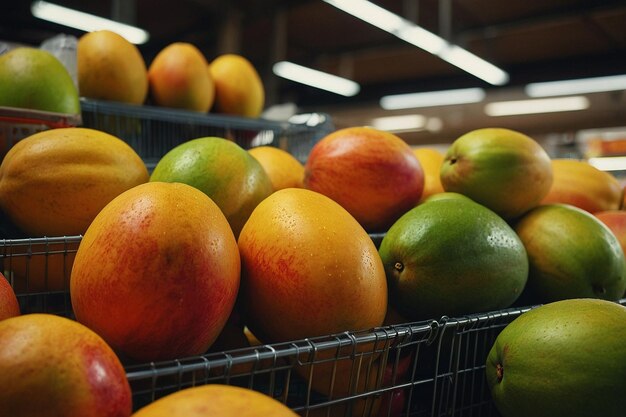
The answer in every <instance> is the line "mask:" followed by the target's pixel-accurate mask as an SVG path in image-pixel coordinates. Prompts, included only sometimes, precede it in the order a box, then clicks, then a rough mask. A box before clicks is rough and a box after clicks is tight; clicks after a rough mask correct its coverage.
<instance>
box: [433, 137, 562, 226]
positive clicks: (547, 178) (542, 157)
mask: <svg viewBox="0 0 626 417" xmlns="http://www.w3.org/2000/svg"><path fill="white" fill-rule="evenodd" d="M440 178H441V184H442V185H443V188H444V189H445V190H446V191H453V192H457V193H461V194H464V195H466V196H468V197H469V198H471V199H472V200H474V201H476V202H478V203H480V204H483V205H484V206H486V207H488V208H490V209H491V210H493V211H495V212H496V213H497V214H499V215H500V216H502V217H504V218H505V219H511V218H515V217H517V216H519V215H521V214H522V213H524V212H526V211H528V210H530V209H531V208H533V207H535V206H537V205H538V204H539V202H540V201H541V199H542V198H543V197H544V196H545V195H546V194H547V193H548V191H549V190H550V186H551V185H552V165H551V163H550V157H549V156H548V154H547V153H546V151H545V150H544V149H543V148H542V147H541V146H540V145H539V144H538V143H537V142H535V141H534V140H533V139H531V138H530V137H528V136H526V135H524V134H522V133H519V132H516V131H513V130H509V129H499V128H486V129H477V130H474V131H471V132H469V133H466V134H465V135H463V136H461V137H459V138H458V139H457V140H455V141H454V142H453V143H452V145H450V147H449V148H448V151H447V153H446V155H445V159H444V161H443V164H442V166H441V170H440Z"/></svg>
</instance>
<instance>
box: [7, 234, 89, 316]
mask: <svg viewBox="0 0 626 417" xmlns="http://www.w3.org/2000/svg"><path fill="white" fill-rule="evenodd" d="M81 239H82V237H81V236H65V237H42V238H21V239H0V272H2V273H3V274H4V276H5V277H6V278H7V279H8V281H9V283H10V284H11V287H13V290H14V291H15V294H16V296H17V300H18V303H19V305H20V311H21V312H22V313H23V314H27V313H51V314H57V315H61V316H64V317H73V313H72V307H71V304H70V297H69V279H70V272H71V270H72V263H73V261H74V256H75V255H76V251H77V250H78V245H79V243H80V241H81Z"/></svg>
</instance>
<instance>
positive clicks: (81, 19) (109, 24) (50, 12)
mask: <svg viewBox="0 0 626 417" xmlns="http://www.w3.org/2000/svg"><path fill="white" fill-rule="evenodd" d="M30 11H31V13H32V14H33V16H35V17H37V18H39V19H43V20H47V21H49V22H53V23H58V24H60V25H63V26H68V27H72V28H75V29H79V30H83V31H85V32H93V31H96V30H105V29H106V30H110V31H112V32H115V33H118V34H119V35H121V36H123V37H124V38H126V39H127V40H128V41H129V42H132V43H134V44H143V43H146V42H148V39H150V34H149V33H148V32H147V31H145V30H143V29H140V28H138V27H135V26H131V25H127V24H124V23H120V22H116V21H113V20H109V19H105V18H103V17H100V16H95V15H92V14H89V13H84V12H80V11H78V10H74V9H70V8H67V7H63V6H59V5H57V4H53V3H48V2H47V1H42V0H38V1H35V2H33V3H32V4H31V7H30Z"/></svg>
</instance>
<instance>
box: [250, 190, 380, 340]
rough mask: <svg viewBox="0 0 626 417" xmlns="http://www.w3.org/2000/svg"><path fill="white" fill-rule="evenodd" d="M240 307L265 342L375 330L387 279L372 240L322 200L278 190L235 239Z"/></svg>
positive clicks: (345, 214)
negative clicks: (239, 268)
mask: <svg viewBox="0 0 626 417" xmlns="http://www.w3.org/2000/svg"><path fill="white" fill-rule="evenodd" d="M238 243H239V250H240V252H241V261H242V278H241V291H240V294H241V304H240V306H241V308H242V309H243V310H245V311H242V315H243V316H244V318H245V319H244V321H245V324H246V325H247V326H248V327H249V328H250V331H251V332H252V333H253V334H254V335H255V336H257V337H258V338H259V339H260V340H262V341H263V342H265V343H274V342H284V341H290V340H299V339H304V338H306V337H315V336H324V335H328V334H333V333H340V332H343V331H346V330H363V329H369V328H371V327H376V326H380V325H381V324H382V322H383V319H384V318H385V312H386V310H387V282H386V279H385V271H384V269H383V265H382V262H381V260H380V257H379V256H378V252H377V251H376V247H375V246H374V243H373V242H372V240H371V239H370V237H369V236H368V234H367V233H366V232H365V230H363V228H362V227H361V226H360V225H359V223H358V222H357V221H356V220H355V219H354V218H353V217H352V216H351V215H350V214H349V213H348V212H347V211H346V210H345V209H343V208H342V207H341V206H340V205H339V204H337V203H335V202H334V201H332V200H331V199H329V198H328V197H326V196H324V195H322V194H319V193H316V192H313V191H310V190H305V189H299V188H288V189H283V190H280V191H276V192H275V193H273V194H272V195H270V196H269V197H267V198H266V199H265V200H263V201H262V202H261V203H260V204H259V205H258V206H257V208H256V209H255V210H254V212H253V213H252V215H251V216H250V218H249V219H248V222H247V223H246V224H245V226H244V228H243V230H242V231H241V235H240V236H239V242H238Z"/></svg>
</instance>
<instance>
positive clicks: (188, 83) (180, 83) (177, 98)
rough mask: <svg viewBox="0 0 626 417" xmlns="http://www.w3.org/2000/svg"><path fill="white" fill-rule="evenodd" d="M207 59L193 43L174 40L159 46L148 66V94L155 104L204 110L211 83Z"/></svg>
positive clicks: (211, 92)
mask: <svg viewBox="0 0 626 417" xmlns="http://www.w3.org/2000/svg"><path fill="white" fill-rule="evenodd" d="M207 65H208V63H207V60H206V58H205V57H204V55H203V54H202V52H201V51H200V50H199V49H198V48H196V47H195V46H194V45H192V44H190V43H186V42H175V43H172V44H170V45H168V46H166V47H165V48H163V49H162V50H161V51H160V52H159V53H158V54H157V56H156V57H155V58H154V60H153V61H152V63H151V64H150V67H149V68H148V80H149V84H150V97H151V98H152V100H153V101H154V103H155V104H156V105H158V106H164V107H174V108H178V109H184V110H195V111H199V112H207V111H209V109H210V108H211V106H212V105H213V100H214V99H215V83H214V82H213V78H211V74H210V73H209V71H208V70H207Z"/></svg>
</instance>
